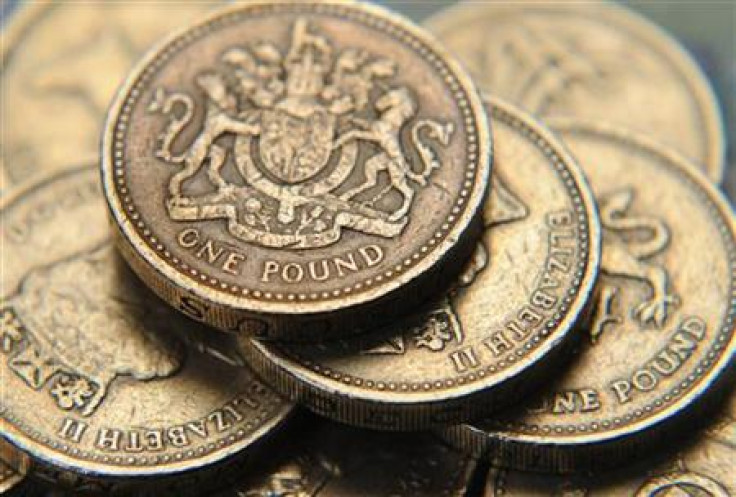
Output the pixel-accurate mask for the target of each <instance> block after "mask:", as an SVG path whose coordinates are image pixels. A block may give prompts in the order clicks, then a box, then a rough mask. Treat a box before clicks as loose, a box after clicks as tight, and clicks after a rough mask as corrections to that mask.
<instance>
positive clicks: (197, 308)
mask: <svg viewBox="0 0 736 497" xmlns="http://www.w3.org/2000/svg"><path fill="white" fill-rule="evenodd" d="M209 309H210V308H209V306H208V305H207V304H205V303H204V302H202V301H200V300H199V299H195V298H194V297H190V296H188V295H182V296H181V297H179V310H180V311H181V312H183V313H184V314H186V315H187V316H189V317H191V318H194V319H196V320H198V321H203V320H204V318H205V315H206V314H207V311H209Z"/></svg>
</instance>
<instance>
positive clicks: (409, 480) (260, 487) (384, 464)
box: [217, 420, 476, 497]
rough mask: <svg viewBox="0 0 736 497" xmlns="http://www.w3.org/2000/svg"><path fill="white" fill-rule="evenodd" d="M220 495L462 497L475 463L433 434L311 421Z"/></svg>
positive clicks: (465, 493) (268, 496)
mask: <svg viewBox="0 0 736 497" xmlns="http://www.w3.org/2000/svg"><path fill="white" fill-rule="evenodd" d="M310 421H311V422H310V423H309V424H308V425H307V426H305V427H304V429H303V432H304V435H303V436H301V437H298V438H296V437H290V438H289V439H288V440H286V441H284V443H283V444H282V445H281V446H279V447H277V448H276V449H274V451H273V453H272V454H273V455H272V457H270V458H268V460H263V461H261V462H260V464H258V465H257V466H256V467H254V468H253V469H252V470H249V471H248V472H246V473H244V475H243V478H242V481H240V482H238V483H237V484H235V485H234V486H233V488H232V489H231V490H228V491H225V492H222V493H221V494H217V497H246V496H247V497H271V496H290V495H294V496H299V497H330V496H334V497H363V496H369V495H401V496H402V497H425V496H437V497H462V496H465V495H467V493H468V487H469V486H470V482H471V478H472V477H473V475H474V471H475V468H476V464H475V462H474V461H473V460H472V459H471V458H470V457H468V456H467V455H463V454H461V453H459V452H456V451H455V450H453V449H450V448H449V447H447V446H446V445H444V444H443V443H442V442H441V441H439V440H437V438H435V437H433V436H431V435H429V434H419V433H412V434H397V433H390V434H389V433H376V432H373V431H366V430H359V429H356V428H351V427H348V426H345V425H339V424H336V423H330V422H326V421H318V420H310Z"/></svg>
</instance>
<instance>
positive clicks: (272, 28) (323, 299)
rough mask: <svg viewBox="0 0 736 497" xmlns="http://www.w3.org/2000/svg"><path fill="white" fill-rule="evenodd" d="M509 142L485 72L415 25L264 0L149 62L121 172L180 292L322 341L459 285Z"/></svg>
mask: <svg viewBox="0 0 736 497" xmlns="http://www.w3.org/2000/svg"><path fill="white" fill-rule="evenodd" d="M490 143H491V142H490V137H489V133H488V127H487V123H486V117H485V114H484V112H483V108H482V105H481V101H480V97H479V96H478V95H477V93H476V91H475V88H474V87H473V85H472V83H471V81H470V79H469V78H468V77H467V76H466V74H465V73H464V72H462V70H460V69H459V66H457V65H456V64H455V63H454V62H453V60H452V59H449V58H448V57H447V56H446V55H445V54H444V51H443V50H442V48H441V47H440V46H438V45H437V43H436V42H434V41H433V40H432V39H431V38H429V37H428V36H427V35H425V34H424V33H423V32H422V31H420V30H419V28H417V27H415V26H413V25H411V24H410V23H409V22H408V21H404V20H403V19H401V18H399V17H396V16H394V15H392V14H388V13H387V12H385V11H383V10H381V9H378V8H374V7H371V6H368V5H362V4H358V3H351V2H340V3H337V2H335V3H331V2H254V3H248V4H242V5H240V6H235V7H233V8H230V9H226V10H224V11H222V12H220V13H218V14H216V15H214V16H212V17H210V18H208V19H206V20H204V21H202V22H200V23H198V24H196V25H194V26H192V27H190V28H189V29H187V30H185V31H183V32H181V33H179V34H178V35H177V36H175V37H173V38H171V39H170V40H169V41H168V42H167V43H165V44H164V45H162V46H160V47H159V48H158V49H156V50H154V51H153V52H151V53H150V54H149V56H148V57H147V58H146V60H144V61H143V62H142V63H141V64H140V65H139V66H138V68H137V69H136V70H135V71H134V72H133V73H132V75H131V76H130V78H129V79H128V82H127V84H125V86H124V87H123V88H122V90H121V92H120V94H119V96H118V98H117V101H116V102H115V104H114V105H113V107H112V110H111V113H110V115H109V121H108V124H107V129H106V132H105V139H104V145H103V178H104V182H105V191H106V195H107V199H108V202H109V204H110V208H111V210H112V213H113V217H114V221H115V224H116V226H117V228H118V229H119V230H120V234H119V243H120V246H121V247H122V249H123V251H124V254H125V257H126V258H127V259H128V261H129V262H130V263H131V265H132V267H133V268H134V269H135V270H136V272H138V273H139V274H140V275H141V277H142V278H143V279H144V280H145V281H146V282H147V283H148V284H149V285H150V286H151V287H153V288H154V289H155V290H156V291H157V292H158V293H159V294H161V295H162V296H163V297H164V298H165V299H166V300H168V301H169V302H170V303H171V304H172V305H174V306H175V307H177V308H179V309H180V310H182V311H183V312H186V313H187V314H189V315H190V316H192V317H194V318H196V319H199V320H201V321H205V322H207V323H210V324H212V325H215V326H216V327H219V328H222V329H227V330H238V331H246V332H252V333H259V334H261V335H274V336H275V335H281V336H283V335H284V334H291V335H292V338H306V339H313V338H315V337H316V336H318V335H328V334H332V335H344V334H346V333H351V332H358V331H360V330H361V328H367V327H368V326H369V325H370V324H371V323H373V322H376V321H380V320H383V321H388V320H389V317H390V316H392V315H394V314H399V313H405V312H407V311H406V307H407V303H406V301H403V302H402V303H401V305H398V304H397V299H399V297H405V298H412V299H413V300H419V299H420V298H422V296H423V295H426V294H429V292H432V293H436V292H437V291H438V289H437V288H435V286H437V285H438V284H439V283H441V282H442V281H445V280H448V283H449V281H451V279H448V278H447V277H446V276H447V275H449V274H450V273H451V272H452V271H451V270H450V269H451V268H452V269H454V273H453V274H457V272H459V269H460V266H461V263H462V260H463V259H464V258H465V257H467V256H468V255H469V254H470V253H471V252H472V248H473V245H474V243H475V240H476V236H474V235H477V234H478V232H479V229H480V210H481V209H480V206H481V204H482V201H483V199H484V195H485V191H486V188H487V183H488V175H489V171H490V161H489V154H490ZM445 272H447V275H446V274H444V273H445ZM379 310H380V312H379ZM295 322H299V323H300V327H298V328H296V327H295V326H293V324H294V323H295ZM286 323H289V325H288V326H287V325H285V324H286Z"/></svg>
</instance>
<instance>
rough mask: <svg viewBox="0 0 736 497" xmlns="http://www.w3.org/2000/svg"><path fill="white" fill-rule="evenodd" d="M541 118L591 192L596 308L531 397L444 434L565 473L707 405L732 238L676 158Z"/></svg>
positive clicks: (634, 444) (728, 332)
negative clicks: (595, 218)
mask: <svg viewBox="0 0 736 497" xmlns="http://www.w3.org/2000/svg"><path fill="white" fill-rule="evenodd" d="M550 125H551V126H552V128H553V129H554V130H555V131H557V132H558V133H559V135H560V136H561V137H562V138H563V140H564V141H565V143H566V144H567V145H568V146H569V147H570V148H571V150H572V153H573V154H575V156H576V157H577V159H578V161H579V163H580V165H581V166H582V167H583V169H584V171H585V172H586V174H587V176H588V179H589V180H590V182H591V185H592V187H593V190H594V192H595V194H596V198H597V200H598V206H599V210H600V216H601V226H602V229H603V248H602V256H601V280H600V281H599V292H598V293H599V295H598V302H597V306H596V309H597V310H596V312H595V313H594V315H593V317H592V322H591V324H590V326H589V327H588V330H587V339H585V340H584V341H583V345H582V350H580V353H579V355H578V356H576V358H575V359H574V361H573V363H572V365H571V367H570V368H569V369H568V370H566V371H565V372H564V373H562V374H561V375H560V376H559V378H557V379H555V380H553V384H552V385H551V386H550V387H548V388H547V389H546V390H545V392H544V393H540V395H539V396H538V397H536V398H535V399H533V400H530V401H529V402H526V403H524V404H523V407H520V408H518V409H517V408H514V409H513V410H512V411H511V412H509V413H508V415H507V416H504V417H502V418H498V419H491V418H489V419H486V420H484V421H480V422H474V423H473V424H470V425H463V426H460V427H457V428H452V429H450V430H449V432H448V433H447V435H448V437H449V438H451V439H452V440H453V441H455V442H456V443H459V444H461V445H463V446H465V447H467V448H470V449H472V450H475V451H479V452H481V451H488V452H489V454H490V455H491V457H497V458H499V460H502V461H503V462H504V463H506V464H509V465H512V466H524V467H528V468H530V469H537V468H538V469H555V470H558V471H567V470H575V469H580V468H591V467H592V468H596V467H601V466H603V465H606V464H608V465H611V464H616V463H618V462H621V461H622V460H624V461H625V460H628V459H627V458H630V457H632V456H634V454H639V451H640V450H641V449H642V447H644V445H645V444H646V443H647V442H655V441H659V440H661V437H663V436H665V434H666V433H667V428H671V427H676V426H677V424H676V421H677V420H678V419H687V416H686V415H687V413H688V412H692V413H694V412H695V411H694V409H695V408H696V407H698V408H702V406H706V405H707V404H708V402H707V401H708V399H709V398H708V395H711V396H713V391H714V390H716V389H717V388H718V386H719V385H718V383H719V381H718V380H719V379H722V374H723V373H728V372H729V369H728V368H729V367H730V365H731V364H732V361H733V356H734V348H735V344H736V340H735V339H734V324H733V319H734V313H736V297H734V274H735V273H736V241H735V239H734V236H735V225H734V217H733V213H732V210H731V208H730V206H729V204H728V203H727V201H726V200H725V199H724V198H723V196H722V195H721V194H720V193H719V192H718V191H717V190H716V189H715V188H714V187H713V186H712V185H711V184H710V182H709V181H708V180H707V178H705V177H704V176H703V175H702V174H700V173H699V172H698V171H697V170H696V168H695V167H694V166H692V165H690V164H689V163H687V162H686V161H685V160H684V159H682V158H680V157H679V156H678V155H676V154H674V153H673V152H670V151H668V150H666V149H663V148H662V147H661V146H659V145H656V144H654V143H653V142H649V141H648V140H646V139H645V138H640V137H637V136H636V135H633V134H631V133H630V132H627V131H620V130H616V129H615V128H611V127H608V126H605V125H600V124H593V123H583V122H580V121H576V120H554V121H551V122H550ZM731 372H732V371H731ZM710 398H713V397H710Z"/></svg>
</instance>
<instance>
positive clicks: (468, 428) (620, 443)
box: [439, 117, 736, 473]
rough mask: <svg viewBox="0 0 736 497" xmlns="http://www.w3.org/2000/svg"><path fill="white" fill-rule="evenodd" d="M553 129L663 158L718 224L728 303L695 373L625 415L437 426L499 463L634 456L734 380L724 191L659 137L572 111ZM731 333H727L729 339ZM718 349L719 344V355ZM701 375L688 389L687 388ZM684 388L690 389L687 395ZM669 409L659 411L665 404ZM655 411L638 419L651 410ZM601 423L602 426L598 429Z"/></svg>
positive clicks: (733, 219) (685, 423)
mask: <svg viewBox="0 0 736 497" xmlns="http://www.w3.org/2000/svg"><path fill="white" fill-rule="evenodd" d="M548 124H549V126H550V127H551V129H552V130H553V131H558V132H560V133H564V132H566V131H569V132H573V133H574V132H581V133H587V134H592V135H594V136H595V135H599V136H601V135H603V136H607V137H609V138H611V139H613V140H616V141H619V142H621V141H625V142H627V143H629V144H633V146H634V147H636V148H637V149H638V150H639V151H642V152H644V153H646V154H648V155H650V156H653V157H656V158H657V159H658V160H664V161H666V162H667V163H668V164H669V165H670V167H671V169H672V170H673V171H675V172H676V173H677V174H678V175H679V176H680V177H681V178H682V179H683V180H684V184H685V185H686V186H687V187H688V188H690V189H691V190H692V191H693V192H694V193H695V195H696V196H697V197H699V198H700V199H702V200H703V201H704V202H705V204H707V206H708V211H709V212H710V214H712V215H713V219H714V222H715V223H716V224H717V226H718V231H719V234H720V235H721V237H723V239H724V242H725V243H724V245H725V247H726V248H725V250H726V252H727V253H728V262H729V263H730V267H731V271H730V275H731V282H730V291H729V292H728V295H730V302H729V304H728V306H729V310H728V313H727V315H726V316H725V317H724V319H723V321H722V323H723V324H722V326H721V327H720V329H719V333H718V338H717V339H714V342H717V343H714V345H713V347H712V350H710V352H709V353H708V356H707V357H706V358H705V359H703V360H702V361H701V362H700V363H699V364H698V365H697V366H696V367H695V371H696V373H697V372H698V371H700V376H696V375H692V374H691V375H690V376H689V377H688V378H687V379H686V380H684V381H682V382H680V383H678V384H677V385H675V386H674V387H673V388H672V389H671V390H670V391H668V392H666V393H665V394H664V395H662V396H660V398H658V399H657V400H656V401H654V402H653V403H652V404H650V405H648V406H646V407H645V408H644V409H643V410H637V411H635V412H634V413H633V414H630V415H627V416H625V417H619V418H614V419H611V420H607V421H604V422H601V423H591V424H590V425H569V426H566V427H562V426H557V427H555V428H550V427H549V426H537V425H527V424H523V423H517V422H513V421H512V422H508V423H506V424H505V425H504V428H503V431H502V430H499V431H496V432H492V433H489V432H487V431H484V430H482V429H478V428H476V427H474V426H472V424H463V425H456V426H452V427H449V428H444V429H442V430H441V431H439V433H440V435H441V436H442V438H443V439H445V440H446V441H448V442H449V443H451V444H452V445H454V446H456V447H458V448H461V449H463V450H466V451H468V452H469V453H471V454H473V455H474V456H476V457H481V456H482V457H488V458H491V459H492V460H493V461H495V462H496V463H499V464H502V465H507V466H509V467H512V468H517V469H530V466H531V469H535V470H543V471H555V472H561V473H569V472H574V471H579V470H589V469H595V468H600V467H605V466H611V465H613V464H615V463H617V462H620V461H624V460H626V459H627V458H630V457H635V456H636V455H637V454H639V452H640V451H641V449H642V448H643V447H644V446H657V445H659V444H663V443H666V441H667V438H666V437H667V435H668V434H669V433H670V432H671V431H673V430H677V429H678V428H680V427H683V428H692V426H694V425H698V424H700V423H701V421H702V419H703V418H705V417H707V416H708V415H709V414H710V412H711V409H712V407H713V405H714V404H717V403H718V401H719V400H720V396H719V394H720V393H721V392H723V391H725V390H727V389H728V388H729V387H730V386H732V384H733V378H730V377H729V375H728V374H725V373H727V372H728V371H729V370H730V369H732V368H733V367H734V365H736V333H734V323H735V322H736V216H735V215H734V211H733V208H732V207H731V205H730V203H729V201H728V200H727V199H726V197H725V195H724V194H723V193H722V192H721V191H720V190H719V189H717V188H716V187H715V186H714V185H713V184H712V182H711V181H710V180H709V179H708V178H707V177H706V176H705V174H704V173H703V172H702V170H701V169H699V168H698V167H697V166H695V165H694V164H692V163H691V162H689V161H688V160H687V159H686V158H685V157H683V156H681V155H680V154H679V153H677V152H675V151H674V150H671V149H669V148H666V147H663V146H662V145H660V144H659V143H658V142H656V141H654V140H652V139H650V138H648V137H645V136H641V135H639V134H634V133H631V132H629V131H627V130H624V129H622V128H620V127H618V126H616V125H611V124H606V123H599V122H591V121H587V120H581V119H577V118H566V117H561V118H554V119H550V120H549V121H548ZM603 250H605V248H604V249H603ZM729 339H730V341H729ZM719 351H724V352H723V353H722V354H720V355H717V353H718V352H719ZM711 365H714V366H713V368H711V369H707V368H708V367H709V366H711ZM697 381H700V384H699V385H698V387H697V388H695V389H694V390H692V391H690V392H686V389H687V388H688V387H689V386H690V385H692V384H694V383H695V382H697ZM685 394H687V395H685ZM668 405H669V406H670V408H671V409H675V411H676V412H675V413H674V414H669V413H667V412H663V411H662V409H664V408H665V407H667V406H668ZM656 411H660V412H659V413H657V414H654V415H653V416H651V417H650V418H647V419H646V420H644V421H641V420H640V418H642V417H643V416H645V415H646V414H648V413H651V412H656ZM603 430H606V432H605V433H601V432H602V431H603ZM555 433H557V434H565V435H570V434H573V435H574V434H576V433H579V436H578V438H576V439H574V440H564V439H563V440H555V439H554V434H555Z"/></svg>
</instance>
